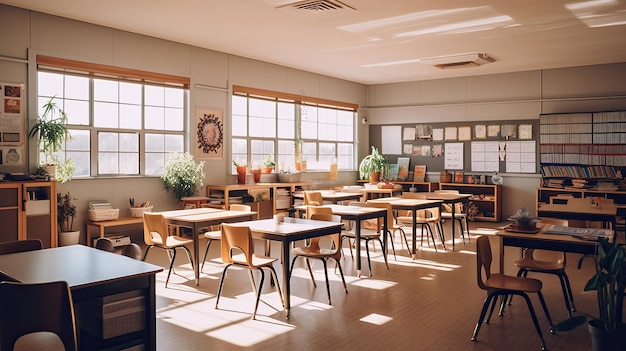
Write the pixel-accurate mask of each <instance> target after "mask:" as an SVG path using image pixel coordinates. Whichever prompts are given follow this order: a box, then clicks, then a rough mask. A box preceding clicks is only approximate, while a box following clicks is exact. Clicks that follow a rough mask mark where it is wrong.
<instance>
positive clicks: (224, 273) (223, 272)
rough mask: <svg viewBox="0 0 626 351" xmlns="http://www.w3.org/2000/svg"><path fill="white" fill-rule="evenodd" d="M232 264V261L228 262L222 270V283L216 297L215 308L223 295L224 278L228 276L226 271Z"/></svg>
mask: <svg viewBox="0 0 626 351" xmlns="http://www.w3.org/2000/svg"><path fill="white" fill-rule="evenodd" d="M230 266H232V263H229V264H227V265H226V266H225V267H224V270H223V271H222V276H221V277H220V285H219V286H218V288H217V298H216V299H215V309H217V305H218V304H219V303H220V296H222V288H223V287H224V279H225V278H226V271H227V270H228V267H230Z"/></svg>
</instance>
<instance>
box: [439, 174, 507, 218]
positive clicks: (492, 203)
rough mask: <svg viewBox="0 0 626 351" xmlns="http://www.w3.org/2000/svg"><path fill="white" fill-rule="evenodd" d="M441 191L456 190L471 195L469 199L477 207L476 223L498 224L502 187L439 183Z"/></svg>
mask: <svg viewBox="0 0 626 351" xmlns="http://www.w3.org/2000/svg"><path fill="white" fill-rule="evenodd" d="M439 188H440V189H441V190H458V191H459V192H460V193H463V194H472V196H471V197H470V198H469V201H470V202H473V203H474V204H475V205H476V206H477V207H478V211H479V212H478V213H479V214H478V215H477V216H475V217H474V218H475V219H476V220H477V221H486V222H500V221H501V220H502V185H490V184H461V183H440V184H439Z"/></svg>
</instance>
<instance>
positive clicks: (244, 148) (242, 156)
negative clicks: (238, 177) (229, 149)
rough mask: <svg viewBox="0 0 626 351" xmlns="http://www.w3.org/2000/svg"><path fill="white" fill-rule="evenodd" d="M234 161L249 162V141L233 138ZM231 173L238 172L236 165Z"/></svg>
mask: <svg viewBox="0 0 626 351" xmlns="http://www.w3.org/2000/svg"><path fill="white" fill-rule="evenodd" d="M233 161H235V162H237V163H239V164H246V165H247V164H248V141H247V140H246V139H235V138H233ZM230 173H231V174H235V173H237V171H236V169H235V166H234V165H233V166H232V167H231V171H230Z"/></svg>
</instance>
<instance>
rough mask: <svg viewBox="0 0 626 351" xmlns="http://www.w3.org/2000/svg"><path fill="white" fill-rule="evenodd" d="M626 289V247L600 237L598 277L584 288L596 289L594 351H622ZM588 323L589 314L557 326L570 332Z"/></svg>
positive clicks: (592, 330)
mask: <svg viewBox="0 0 626 351" xmlns="http://www.w3.org/2000/svg"><path fill="white" fill-rule="evenodd" d="M624 289H626V248H625V247H624V246H622V245H619V244H618V243H615V244H610V243H609V241H608V240H607V239H606V238H598V255H597V260H596V274H595V275H594V276H593V277H592V278H591V279H589V281H588V282H587V284H586V285H585V289H584V290H585V291H590V290H595V291H596V293H597V297H598V311H599V317H598V318H595V317H591V320H590V321H588V322H587V326H588V329H589V333H590V334H591V345H592V349H593V350H594V351H617V350H623V347H624V344H625V343H626V325H625V324H624V323H623V319H622V312H623V306H624ZM585 321H587V316H586V315H579V316H575V317H572V318H569V319H567V320H565V321H563V322H561V323H559V324H557V325H556V326H555V329H556V330H559V331H567V330H570V329H573V328H575V327H577V326H579V325H581V324H584V323H585Z"/></svg>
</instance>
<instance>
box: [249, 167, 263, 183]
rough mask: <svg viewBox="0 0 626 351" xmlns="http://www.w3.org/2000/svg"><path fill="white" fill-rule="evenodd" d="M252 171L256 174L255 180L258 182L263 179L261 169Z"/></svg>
mask: <svg viewBox="0 0 626 351" xmlns="http://www.w3.org/2000/svg"><path fill="white" fill-rule="evenodd" d="M250 173H252V175H253V176H254V182H255V183H258V182H260V181H261V169H259V168H256V169H253V170H251V171H250Z"/></svg>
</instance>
